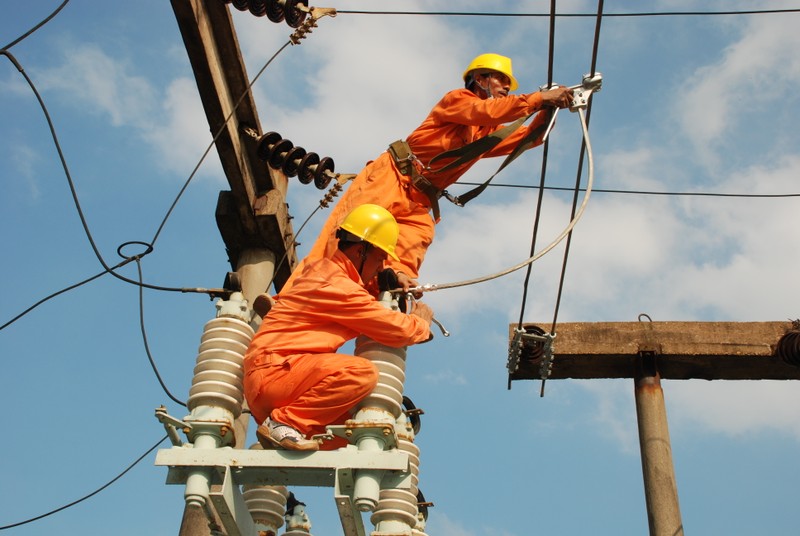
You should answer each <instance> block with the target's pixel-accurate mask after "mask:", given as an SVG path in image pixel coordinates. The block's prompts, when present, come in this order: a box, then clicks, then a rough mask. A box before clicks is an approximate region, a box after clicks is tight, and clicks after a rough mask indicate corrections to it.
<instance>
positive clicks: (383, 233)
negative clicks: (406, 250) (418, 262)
mask: <svg viewBox="0 0 800 536" xmlns="http://www.w3.org/2000/svg"><path fill="white" fill-rule="evenodd" d="M339 228H340V229H343V230H345V231H347V232H348V233H350V234H352V235H355V236H357V237H358V238H360V239H362V240H363V241H365V242H369V243H370V244H372V245H373V246H375V247H376V248H379V249H382V250H383V251H385V252H386V253H388V254H389V256H390V257H391V258H393V259H394V260H396V261H397V260H400V259H398V258H397V254H395V252H394V248H395V246H396V245H397V236H398V235H399V234H400V227H399V226H398V225H397V221H396V220H395V219H394V216H392V214H391V212H389V211H388V210H386V209H385V208H383V207H381V206H379V205H373V204H369V203H367V204H364V205H360V206H358V207H356V208H354V209H353V210H352V211H351V212H350V214H348V215H347V216H346V217H345V219H344V221H343V222H342V224H341V225H340V226H339Z"/></svg>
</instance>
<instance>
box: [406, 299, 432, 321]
mask: <svg viewBox="0 0 800 536" xmlns="http://www.w3.org/2000/svg"><path fill="white" fill-rule="evenodd" d="M411 314H412V315H415V316H418V317H420V318H421V319H423V320H424V321H425V322H427V323H428V325H430V324H431V322H432V321H433V309H431V308H430V307H428V305H427V304H425V303H422V302H416V303H414V309H413V310H412V311H411Z"/></svg>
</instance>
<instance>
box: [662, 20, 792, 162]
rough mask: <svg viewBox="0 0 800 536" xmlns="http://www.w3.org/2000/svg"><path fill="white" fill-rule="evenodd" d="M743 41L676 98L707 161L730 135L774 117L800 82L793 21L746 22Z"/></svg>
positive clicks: (699, 70)
mask: <svg viewBox="0 0 800 536" xmlns="http://www.w3.org/2000/svg"><path fill="white" fill-rule="evenodd" d="M745 20H746V21H747V24H746V25H745V26H743V27H742V29H741V39H740V40H739V41H737V42H734V43H732V44H731V45H729V46H728V47H726V48H725V49H724V51H722V53H721V57H720V58H719V59H718V61H716V62H715V63H714V64H712V65H705V66H702V67H699V68H697V69H696V71H695V72H694V74H693V75H692V76H691V77H690V78H689V80H687V81H686V83H685V84H684V85H682V87H681V88H679V91H677V92H676V95H675V108H676V109H677V110H680V112H681V114H682V115H681V122H682V126H683V129H684V130H685V132H686V134H687V136H688V137H689V138H690V139H691V140H692V142H693V144H694V147H695V149H696V150H697V151H698V152H699V153H700V154H701V157H702V158H703V159H704V160H706V161H707V162H715V161H717V160H718V159H719V158H720V155H718V154H714V152H713V150H712V149H713V148H714V147H715V146H717V145H718V144H720V143H722V142H724V138H725V137H726V136H727V135H728V133H729V132H731V131H734V130H735V129H739V128H741V127H742V126H744V125H746V124H747V123H748V122H750V121H751V119H752V118H754V117H757V116H758V114H764V113H774V112H775V110H776V104H779V103H780V102H781V99H782V94H783V93H784V92H786V91H787V90H789V91H792V89H791V88H792V86H794V84H795V81H796V80H797V79H798V77H800V58H798V57H797V54H795V53H794V51H795V50H796V49H797V48H798V46H799V45H800V34H798V32H797V28H796V26H797V25H796V24H795V21H794V19H793V18H792V17H780V16H765V17H750V18H747V19H745Z"/></svg>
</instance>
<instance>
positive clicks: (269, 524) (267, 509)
mask: <svg viewBox="0 0 800 536" xmlns="http://www.w3.org/2000/svg"><path fill="white" fill-rule="evenodd" d="M242 490H243V491H242V496H243V497H244V502H245V504H246V505H247V509H248V510H249V511H250V515H251V516H252V518H253V522H254V523H256V524H257V525H258V527H257V528H258V530H259V531H264V532H266V533H267V534H270V533H271V534H272V535H273V536H275V535H276V534H278V529H279V528H280V527H282V526H283V516H284V514H285V513H286V498H287V497H288V496H289V492H288V491H287V490H286V487H285V486H253V485H249V484H247V485H245V486H243V487H242Z"/></svg>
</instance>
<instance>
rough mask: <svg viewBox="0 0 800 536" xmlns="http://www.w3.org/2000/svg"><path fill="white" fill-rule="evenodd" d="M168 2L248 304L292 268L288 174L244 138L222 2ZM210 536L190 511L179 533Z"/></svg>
mask: <svg viewBox="0 0 800 536" xmlns="http://www.w3.org/2000/svg"><path fill="white" fill-rule="evenodd" d="M171 2H172V9H173V11H174V12H175V18H176V20H177V22H178V27H179V29H180V32H181V35H182V37H183V42H184V45H185V46H186V51H187V53H188V55H189V60H190V62H191V65H192V70H193V71H194V75H195V80H196V82H197V88H198V90H199V93H200V97H201V100H202V102H203V108H204V110H205V113H206V117H207V119H208V124H209V127H210V130H211V135H212V136H215V137H216V140H215V145H216V149H217V154H218V155H219V158H220V161H221V163H222V168H223V171H224V173H225V176H226V178H227V180H228V184H229V185H230V191H223V192H220V195H219V198H218V200H217V209H216V220H217V227H218V228H219V230H220V234H221V235H222V239H223V241H224V242H225V249H226V251H227V254H228V260H229V262H230V264H231V267H232V268H233V270H234V271H235V272H236V273H237V275H238V279H239V282H240V284H241V287H242V293H243V294H244V297H245V299H247V300H248V302H249V303H250V304H252V303H253V302H254V299H255V297H256V296H257V295H258V294H260V293H262V292H264V291H267V290H269V289H268V288H267V286H268V285H269V283H270V281H272V280H273V278H274V286H275V289H280V288H281V287H282V286H283V284H284V282H285V281H286V279H287V278H288V277H289V275H290V274H291V272H292V270H293V269H294V267H295V265H296V264H297V258H296V254H295V251H294V233H293V231H292V227H291V223H290V218H289V214H288V209H287V205H286V202H285V197H286V189H287V180H286V176H285V175H283V173H281V172H279V171H277V170H273V169H270V168H269V167H268V166H267V165H265V164H263V163H262V162H260V161H259V159H258V158H257V157H256V144H255V140H254V139H253V136H252V135H250V134H248V132H250V133H255V134H256V135H259V134H261V132H262V131H261V125H260V122H259V119H258V114H257V113H256V107H255V103H254V101H253V96H252V94H251V93H250V90H249V79H248V76H247V71H246V69H245V66H244V62H243V61H242V57H241V53H240V50H239V43H238V40H237V38H236V32H235V30H234V28H233V23H232V20H231V16H230V12H229V10H228V7H227V5H226V3H225V2H222V1H220V0H171ZM278 259H283V262H280V261H276V260H278ZM276 264H278V265H279V266H278V267H277V268H276ZM276 270H277V273H276ZM248 418H249V412H244V413H243V414H242V417H240V419H239V420H238V421H237V423H236V425H235V430H236V438H237V439H236V446H237V447H239V448H242V447H243V446H244V441H245V437H246V435H247V424H248V422H247V421H248ZM209 534H211V531H210V529H209V522H208V519H207V517H206V515H205V512H203V510H202V509H199V508H191V507H188V506H187V507H186V508H185V510H184V515H183V519H182V521H181V527H180V535H181V536H207V535H209Z"/></svg>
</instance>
